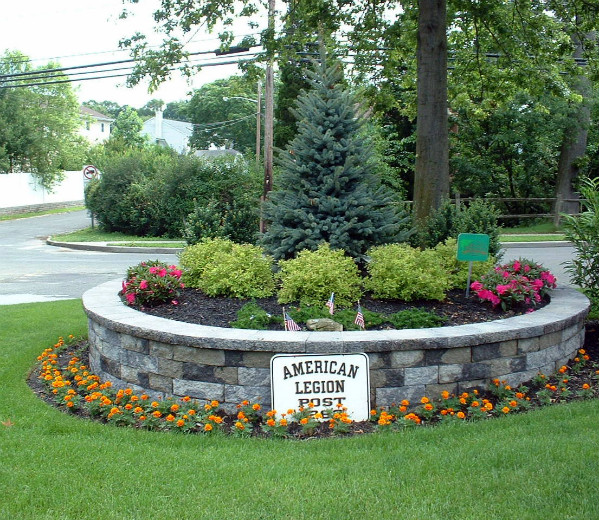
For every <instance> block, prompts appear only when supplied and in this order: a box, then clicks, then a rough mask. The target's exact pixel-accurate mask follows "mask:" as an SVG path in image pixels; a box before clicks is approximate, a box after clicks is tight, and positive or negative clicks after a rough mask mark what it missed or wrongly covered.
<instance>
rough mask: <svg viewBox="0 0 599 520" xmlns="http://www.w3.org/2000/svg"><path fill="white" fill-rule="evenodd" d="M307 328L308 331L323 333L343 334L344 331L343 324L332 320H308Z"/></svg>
mask: <svg viewBox="0 0 599 520" xmlns="http://www.w3.org/2000/svg"><path fill="white" fill-rule="evenodd" d="M306 327H308V330H318V331H321V332H341V331H342V330H343V325H341V323H337V322H336V321H335V320H332V319H330V318H316V319H313V320H308V321H306Z"/></svg>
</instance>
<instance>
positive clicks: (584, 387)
mask: <svg viewBox="0 0 599 520" xmlns="http://www.w3.org/2000/svg"><path fill="white" fill-rule="evenodd" d="M589 388H591V385H589V384H588V383H584V384H583V385H582V389H583V390H588V389H589Z"/></svg>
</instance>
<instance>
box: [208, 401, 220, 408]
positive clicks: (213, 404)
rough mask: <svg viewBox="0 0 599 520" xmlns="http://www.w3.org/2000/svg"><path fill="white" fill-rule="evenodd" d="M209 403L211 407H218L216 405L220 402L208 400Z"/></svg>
mask: <svg viewBox="0 0 599 520" xmlns="http://www.w3.org/2000/svg"><path fill="white" fill-rule="evenodd" d="M210 404H211V405H212V407H213V408H218V405H219V404H220V403H219V402H218V401H210Z"/></svg>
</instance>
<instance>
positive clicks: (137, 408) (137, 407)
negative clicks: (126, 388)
mask: <svg viewBox="0 0 599 520" xmlns="http://www.w3.org/2000/svg"><path fill="white" fill-rule="evenodd" d="M133 411H134V412H135V413H142V412H143V411H144V409H143V408H142V407H141V406H136V407H135V408H134V409H133Z"/></svg>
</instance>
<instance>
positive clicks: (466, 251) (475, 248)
mask: <svg viewBox="0 0 599 520" xmlns="http://www.w3.org/2000/svg"><path fill="white" fill-rule="evenodd" d="M489 243H490V239H489V235H486V234H484V233H460V234H459V235H458V252H457V259H458V260H459V261H461V262H469V264H468V281H467V282H466V296H470V279H471V278H472V262H485V261H486V260H487V258H489Z"/></svg>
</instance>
